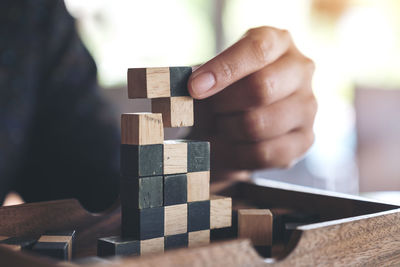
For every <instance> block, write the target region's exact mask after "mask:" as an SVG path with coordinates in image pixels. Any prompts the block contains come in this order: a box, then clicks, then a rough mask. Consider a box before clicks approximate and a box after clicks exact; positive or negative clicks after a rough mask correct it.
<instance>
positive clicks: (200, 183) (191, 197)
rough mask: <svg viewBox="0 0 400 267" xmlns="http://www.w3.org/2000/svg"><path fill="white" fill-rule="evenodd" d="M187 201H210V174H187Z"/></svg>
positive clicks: (207, 172) (206, 172)
mask: <svg viewBox="0 0 400 267" xmlns="http://www.w3.org/2000/svg"><path fill="white" fill-rule="evenodd" d="M187 194H188V196H187V201H188V202H194V201H202V200H208V199H210V172H209V171H204V172H189V173H188V174H187Z"/></svg>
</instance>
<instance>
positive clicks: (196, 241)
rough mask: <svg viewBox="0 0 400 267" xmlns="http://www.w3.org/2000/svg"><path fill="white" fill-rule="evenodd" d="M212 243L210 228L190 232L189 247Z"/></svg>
mask: <svg viewBox="0 0 400 267" xmlns="http://www.w3.org/2000/svg"><path fill="white" fill-rule="evenodd" d="M209 243H210V230H202V231H196V232H189V244H188V245H189V247H195V246H200V245H207V244H209Z"/></svg>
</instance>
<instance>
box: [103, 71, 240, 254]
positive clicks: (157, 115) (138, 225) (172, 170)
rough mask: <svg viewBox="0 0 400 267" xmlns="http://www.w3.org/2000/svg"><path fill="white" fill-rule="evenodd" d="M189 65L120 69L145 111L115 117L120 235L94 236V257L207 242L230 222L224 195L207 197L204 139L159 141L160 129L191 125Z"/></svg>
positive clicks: (130, 94) (207, 148) (207, 157)
mask: <svg viewBox="0 0 400 267" xmlns="http://www.w3.org/2000/svg"><path fill="white" fill-rule="evenodd" d="M191 73H192V68H191V67H166V68H134V69H128V97H129V98H149V99H151V104H152V113H125V114H122V115H121V180H120V185H121V188H120V198H121V213H122V214H121V236H114V237H108V238H100V239H99V240H98V255H99V256H112V255H143V254H146V253H154V252H162V251H164V250H168V249H172V248H178V247H188V246H189V247H191V246H196V245H201V244H207V243H209V242H210V229H215V228H224V227H229V226H231V213H232V201H231V199H230V198H223V197H212V198H211V199H210V144H209V143H208V142H204V141H191V140H164V127H183V126H192V125H193V124H194V119H193V118H194V114H193V112H194V111H193V98H191V97H190V95H189V93H188V90H187V82H188V79H189V77H190V75H191Z"/></svg>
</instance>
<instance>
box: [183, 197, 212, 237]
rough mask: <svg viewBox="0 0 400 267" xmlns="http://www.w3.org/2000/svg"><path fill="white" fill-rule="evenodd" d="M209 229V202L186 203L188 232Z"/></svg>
mask: <svg viewBox="0 0 400 267" xmlns="http://www.w3.org/2000/svg"><path fill="white" fill-rule="evenodd" d="M206 229H210V201H209V200H206V201H197V202H189V203H188V232H194V231H200V230H206Z"/></svg>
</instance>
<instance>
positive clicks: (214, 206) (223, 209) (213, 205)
mask: <svg viewBox="0 0 400 267" xmlns="http://www.w3.org/2000/svg"><path fill="white" fill-rule="evenodd" d="M231 225H232V198H230V197H221V196H211V199H210V229H217V228H224V227H230V226H231Z"/></svg>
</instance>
